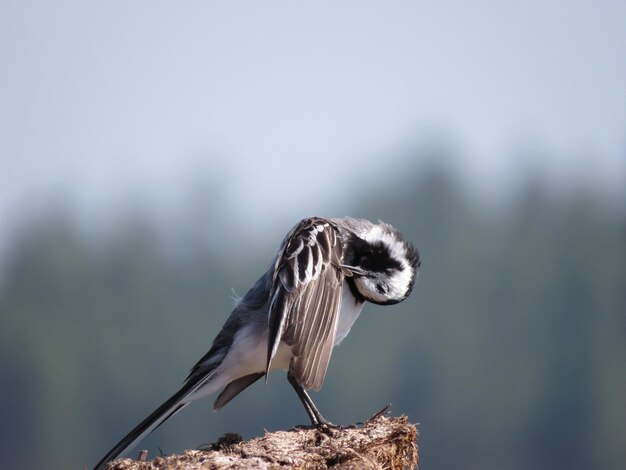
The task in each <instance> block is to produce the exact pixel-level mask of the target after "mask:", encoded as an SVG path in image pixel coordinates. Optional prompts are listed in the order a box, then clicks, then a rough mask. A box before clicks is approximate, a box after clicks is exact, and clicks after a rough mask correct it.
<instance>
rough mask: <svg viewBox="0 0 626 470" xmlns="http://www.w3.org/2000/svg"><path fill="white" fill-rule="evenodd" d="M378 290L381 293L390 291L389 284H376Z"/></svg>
mask: <svg viewBox="0 0 626 470" xmlns="http://www.w3.org/2000/svg"><path fill="white" fill-rule="evenodd" d="M376 290H377V291H378V293H379V294H386V293H387V292H388V291H389V287H387V284H383V283H382V282H379V283H378V284H376Z"/></svg>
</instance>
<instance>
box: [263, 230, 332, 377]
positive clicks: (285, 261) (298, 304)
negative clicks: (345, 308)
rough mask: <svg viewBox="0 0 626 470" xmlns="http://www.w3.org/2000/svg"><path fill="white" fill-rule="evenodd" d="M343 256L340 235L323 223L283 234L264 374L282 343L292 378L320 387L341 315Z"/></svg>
mask: <svg viewBox="0 0 626 470" xmlns="http://www.w3.org/2000/svg"><path fill="white" fill-rule="evenodd" d="M342 254H343V253H342V244H341V241H340V240H339V233H338V231H337V229H336V227H335V225H334V224H333V223H332V222H330V221H328V220H326V219H322V218H309V219H304V220H303V221H301V222H300V223H299V224H298V225H297V226H296V227H295V228H294V229H293V230H292V231H291V232H290V233H289V234H288V235H287V237H286V239H285V242H284V243H283V247H282V248H281V251H280V252H279V255H278V258H277V260H276V264H275V266H274V275H273V282H272V290H271V297H270V299H271V300H270V307H269V343H268V351H267V367H266V371H265V372H266V374H267V373H268V372H269V369H270V366H271V363H272V359H273V358H274V355H275V354H276V351H277V350H278V345H279V343H280V342H281V341H284V342H285V343H287V344H288V345H290V346H291V348H292V351H293V354H294V359H293V360H292V363H291V366H290V371H291V373H292V374H293V375H294V377H295V378H296V380H297V381H298V382H299V383H300V384H301V385H302V386H304V387H305V388H313V389H319V388H320V387H321V386H322V382H323V381H324V376H325V375H326V369H327V367H328V361H329V360H330V355H331V352H332V349H333V344H334V341H335V332H336V329H337V319H338V317H339V308H340V303H341V291H342V284H343V273H342V271H341V268H340V264H341V259H342Z"/></svg>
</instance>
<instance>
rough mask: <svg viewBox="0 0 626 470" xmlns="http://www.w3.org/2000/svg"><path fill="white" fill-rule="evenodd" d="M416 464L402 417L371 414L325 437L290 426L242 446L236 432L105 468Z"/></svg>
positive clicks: (355, 468)
mask: <svg viewBox="0 0 626 470" xmlns="http://www.w3.org/2000/svg"><path fill="white" fill-rule="evenodd" d="M417 462H418V452H417V429H416V427H415V426H414V425H413V424H411V423H409V422H408V419H407V417H406V416H401V417H398V418H387V417H385V416H380V415H377V416H375V417H374V418H372V419H371V420H369V421H368V422H367V423H365V424H364V425H363V426H359V427H354V428H346V429H340V430H332V431H330V432H328V433H325V432H322V431H319V430H317V429H312V428H295V429H292V430H289V431H277V432H271V433H270V432H268V433H266V434H265V436H263V437H258V438H256V439H252V440H250V441H247V442H244V441H242V440H241V438H240V437H239V436H238V435H236V434H226V435H225V436H223V437H222V438H221V439H220V440H219V441H218V442H217V443H215V444H212V445H210V446H207V447H206V448H205V449H202V450H188V451H186V452H185V453H184V454H182V455H171V456H166V457H157V458H155V459H153V460H151V461H145V462H143V461H136V460H131V459H121V460H116V461H114V462H111V463H110V464H109V465H108V466H107V470H131V469H132V470H155V469H185V470H192V469H211V470H226V469H229V470H230V469H233V470H234V469H255V470H256V469H258V470H266V469H267V470H275V469H287V468H289V469H314V470H323V469H333V470H370V469H371V470H374V469H376V470H378V469H390V470H402V469H414V468H417Z"/></svg>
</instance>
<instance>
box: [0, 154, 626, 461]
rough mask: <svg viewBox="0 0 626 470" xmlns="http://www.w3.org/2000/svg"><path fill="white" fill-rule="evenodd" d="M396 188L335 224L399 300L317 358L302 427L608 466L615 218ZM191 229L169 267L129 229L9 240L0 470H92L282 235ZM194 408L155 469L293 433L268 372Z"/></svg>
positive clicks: (614, 425)
mask: <svg viewBox="0 0 626 470" xmlns="http://www.w3.org/2000/svg"><path fill="white" fill-rule="evenodd" d="M402 178H403V179H402V181H395V182H393V183H391V182H388V183H385V184H384V185H383V184H381V185H379V186H378V187H375V188H373V189H372V188H370V191H368V193H364V194H361V195H359V198H358V199H356V200H355V201H356V202H355V203H354V206H353V210H352V211H351V213H350V215H353V216H360V217H366V218H370V219H373V220H377V219H379V218H380V219H383V220H385V221H388V222H390V223H393V224H394V225H396V226H397V227H398V228H400V229H401V230H402V231H403V232H404V233H405V235H406V237H407V238H408V239H410V240H412V241H414V243H415V245H416V246H418V247H419V249H420V252H421V254H422V259H423V262H422V272H421V274H420V277H419V279H418V281H417V284H416V288H415V290H414V293H413V296H412V297H411V298H410V299H409V300H408V301H406V302H404V303H402V304H400V305H398V306H394V307H388V308H380V307H374V306H368V307H367V308H366V310H365V311H364V313H363V315H362V316H361V318H360V320H359V321H358V322H357V324H356V325H355V327H354V329H353V333H352V334H351V335H350V336H349V337H348V338H347V339H346V341H344V343H343V344H342V345H341V347H340V348H338V349H336V350H335V353H334V356H333V360H332V361H331V366H330V370H329V373H328V376H327V378H326V382H325V385H324V388H323V389H322V391H321V392H320V393H319V394H316V396H315V397H314V398H315V400H316V402H317V403H318V405H319V407H320V409H321V410H322V412H323V413H324V414H325V415H326V416H327V417H328V418H329V419H331V420H332V421H334V422H338V423H349V422H355V421H359V420H364V419H366V418H367V417H369V416H370V415H371V414H373V413H374V412H375V411H377V410H378V409H380V408H381V407H382V406H383V405H385V404H386V403H388V402H389V401H391V402H392V403H393V408H392V412H393V413H396V414H401V413H405V414H407V415H408V416H409V417H410V419H411V420H412V421H413V422H418V423H420V430H421V438H420V443H419V444H420V449H421V464H422V466H424V468H481V469H502V468H507V469H510V470H515V469H527V468H535V469H539V468H546V469H570V468H618V467H621V465H623V462H624V461H625V460H626V451H625V447H624V442H626V427H625V426H624V423H625V422H626V398H625V397H626V373H625V371H624V364H626V341H625V340H626V317H625V315H624V313H625V312H626V249H625V248H626V243H625V242H626V219H625V218H624V214H623V213H619V211H615V210H614V209H611V208H609V207H607V206H606V205H605V204H603V203H602V202H601V199H600V198H597V197H595V196H594V195H593V194H591V193H590V192H588V191H579V192H576V191H573V192H571V193H570V194H568V195H567V197H565V196H562V197H555V196H554V195H553V194H551V193H550V191H548V188H547V187H546V186H545V185H544V184H542V183H541V182H539V181H538V180H537V181H535V180H533V179H532V178H531V179H530V180H529V181H528V184H526V186H525V190H524V191H522V192H521V193H520V194H519V195H518V196H517V197H515V198H514V199H513V200H512V201H511V202H510V203H507V204H504V205H503V206H501V207H499V208H497V209H494V208H490V209H486V208H483V207H481V206H480V204H478V203H477V202H476V199H475V198H474V197H472V195H471V194H469V193H468V191H467V190H466V189H464V186H463V184H462V183H460V182H459V181H457V179H456V175H454V174H453V173H452V172H450V171H447V170H445V169H444V167H442V166H438V165H432V166H431V167H430V168H423V167H420V168H419V169H418V168H415V169H414V171H413V172H410V173H407V174H406V175H404V176H403V177H402ZM217 205H218V203H217V202H215V204H214V206H217ZM211 207H213V206H211ZM211 210H216V211H217V210H219V207H214V208H213V209H208V210H207V211H206V212H205V213H196V214H195V216H194V217H191V218H190V220H189V221H188V227H187V228H188V229H189V230H188V231H185V230H182V229H181V233H183V234H186V236H183V237H182V239H181V240H178V249H171V247H170V248H167V247H166V245H167V243H165V242H164V241H163V240H162V238H161V237H160V236H159V229H158V228H157V227H156V224H154V223H153V222H154V221H152V220H150V218H149V217H147V216H145V215H143V214H141V213H136V214H132V213H131V214H128V216H127V218H126V219H125V222H124V223H120V224H117V226H118V227H120V228H119V230H117V231H116V232H113V233H108V234H105V235H100V236H96V237H94V236H93V235H88V234H86V233H85V231H83V230H80V229H78V228H77V224H76V221H75V220H74V218H73V217H72V215H71V214H69V213H68V212H65V211H63V210H62V209H59V210H56V211H51V212H50V213H49V214H48V215H47V216H44V217H39V218H36V219H35V220H31V221H30V222H29V223H26V224H24V225H23V227H22V229H21V230H20V231H19V232H18V233H16V234H15V237H14V239H13V241H12V243H11V248H10V250H9V256H8V259H7V262H6V264H5V266H3V279H4V281H3V284H2V286H1V287H0V322H1V323H0V371H1V374H2V377H3V387H2V400H0V423H1V426H2V429H1V430H2V440H1V444H0V451H1V454H2V456H3V459H4V462H5V466H6V468H80V467H84V466H90V465H93V464H94V463H95V462H96V461H97V460H98V459H99V458H100V457H101V455H102V454H103V453H104V452H105V451H107V450H108V449H109V448H110V447H111V446H112V445H113V444H114V443H115V442H117V440H118V439H119V438H121V437H122V435H123V434H125V433H126V432H127V431H128V430H129V429H130V428H131V427H132V426H134V425H135V424H137V422H139V421H140V420H141V419H143V418H144V417H145V416H146V415H147V414H148V413H150V412H151V411H153V409H154V408H155V407H156V406H158V405H159V404H160V403H161V402H162V401H164V400H165V399H166V398H168V397H169V395H170V394H171V393H173V392H175V391H176V390H177V388H178V386H179V385H180V383H181V381H182V380H183V379H184V377H185V376H186V372H187V370H186V368H189V367H191V366H192V365H193V364H194V363H195V361H196V360H197V359H199V358H200V357H201V356H202V355H203V354H204V353H205V352H206V350H207V349H208V347H209V345H210V341H212V339H213V337H214V335H215V334H216V333H217V331H218V330H219V327H220V326H221V324H222V323H223V321H224V319H225V318H226V316H227V314H228V312H229V311H230V309H231V307H232V303H231V299H230V297H231V287H234V288H235V289H236V290H237V291H238V293H239V294H243V293H244V289H245V288H247V287H249V286H250V285H252V283H253V282H254V280H256V278H257V277H258V276H259V275H260V274H261V273H262V272H263V271H264V270H265V269H266V267H267V263H269V261H270V260H271V258H272V257H273V256H274V254H275V252H276V250H277V248H278V244H279V241H280V237H282V236H283V235H284V234H285V233H286V232H287V230H288V229H289V228H290V225H292V224H293V223H295V222H296V220H292V221H289V222H288V223H286V224H285V226H283V227H276V229H275V232H274V237H272V238H271V239H268V240H262V241H261V242H258V241H255V243H256V245H255V244H253V243H252V241H251V240H250V239H246V238H244V237H242V238H241V239H238V240H234V239H233V238H232V237H230V235H229V236H228V237H224V234H223V233H220V231H219V230H216V229H215V228H214V227H212V226H211V223H210V222H208V221H210V220H211ZM307 215H313V214H302V216H303V217H304V216H307ZM316 215H343V214H316ZM250 237H254V234H250ZM248 242H249V243H248ZM259 245H260V248H259ZM241 246H243V247H244V249H243V250H242V249H241ZM210 407H211V400H210V399H209V400H204V401H201V402H199V403H196V404H194V405H192V406H191V407H189V408H187V409H186V410H185V411H184V412H183V413H181V414H180V415H179V416H176V417H175V418H173V419H172V420H171V421H169V422H168V423H166V424H165V425H164V426H163V427H161V428H159V430H157V431H156V432H155V433H153V435H152V436H151V437H150V438H148V439H147V440H146V441H145V442H144V444H143V445H142V446H141V447H142V448H149V449H150V453H151V455H155V454H158V448H161V449H162V450H163V451H164V452H166V453H170V452H176V451H180V450H182V449H184V448H190V447H195V446H198V445H200V444H202V443H206V442H209V441H211V440H214V439H216V438H217V437H219V436H220V435H221V434H223V433H224V432H229V431H230V432H239V433H241V434H243V435H244V437H251V436H254V435H259V434H262V433H263V430H264V429H278V428H289V427H292V426H294V425H296V424H299V423H305V422H306V421H307V419H306V415H305V414H304V412H303V410H302V408H301V405H300V404H299V402H298V399H297V397H296V396H295V394H294V393H293V392H292V390H291V389H290V387H289V385H288V384H286V380H284V377H282V376H281V375H280V374H277V373H276V374H273V375H272V376H271V377H270V380H269V383H268V384H267V386H265V385H263V384H260V383H259V384H256V385H255V386H253V387H252V388H251V389H250V390H248V391H246V392H245V393H243V394H242V395H241V396H239V397H237V398H236V399H235V400H234V401H233V402H232V403H231V404H229V405H228V406H227V407H226V408H225V409H224V410H222V411H220V412H219V413H215V414H213V413H210V412H209V410H210Z"/></svg>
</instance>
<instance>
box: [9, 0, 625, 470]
mask: <svg viewBox="0 0 626 470" xmlns="http://www.w3.org/2000/svg"><path fill="white" fill-rule="evenodd" d="M625 24H626V3H624V2H620V1H614V2H612V1H606V2H604V1H601V2H577V1H573V2H572V1H547V2H546V1H525V2H521V1H520V2H506V3H502V4H494V2H486V1H483V2H481V1H472V2H448V1H443V2H428V3H427V2H408V1H407V2H403V1H398V2H370V1H359V2H354V1H348V2H315V4H303V3H301V2H297V3H294V2H272V3H267V2H255V3H253V2H247V3H243V2H205V1H195V2H194V1H190V2H165V1H151V2H146V1H139V2H132V3H128V2H97V3H96V2H75V1H71V0H62V1H57V2H30V1H19V2H18V1H3V2H2V3H1V4H0V64H1V67H2V72H1V73H0V128H1V129H2V130H1V132H0V376H1V377H2V379H3V387H2V393H1V396H2V400H0V432H1V439H0V454H1V455H2V456H3V457H2V458H3V462H4V465H3V466H6V468H84V467H90V466H91V465H93V464H95V462H97V461H98V460H99V458H100V457H101V456H102V455H103V454H104V453H105V452H106V451H107V450H108V449H109V448H110V447H112V445H113V444H114V443H115V442H117V440H118V439H119V438H121V437H122V436H123V435H124V434H125V433H126V432H127V431H128V430H130V428H131V427H133V426H134V425H135V424H137V423H138V422H139V421H140V420H141V419H143V418H144V417H145V416H146V415H147V414H149V413H150V412H152V411H153V409H154V408H155V407H156V406H157V405H159V404H160V403H161V402H162V401H164V400H165V399H166V398H168V397H169V396H170V394H172V393H173V392H174V391H176V390H177V389H178V387H179V386H180V384H181V382H182V380H183V379H184V378H185V377H186V374H187V372H188V370H189V368H190V367H191V366H192V365H193V364H194V363H195V362H196V360H198V359H199V358H200V357H201V356H202V355H203V354H204V353H205V352H206V351H207V350H208V348H209V346H210V343H211V341H212V339H213V337H214V335H215V334H216V333H217V332H218V330H219V328H220V326H221V325H222V323H223V321H224V320H225V318H226V317H227V315H228V314H229V312H230V310H231V308H232V300H231V297H232V295H233V290H234V292H236V293H237V294H240V295H241V294H244V293H245V291H246V289H247V288H248V287H250V286H251V285H252V283H253V282H254V281H255V280H256V279H257V277H258V276H259V275H260V274H261V273H262V272H263V271H264V270H265V269H266V267H267V264H268V263H269V262H270V260H271V259H272V258H273V256H274V255H275V253H276V250H277V249H278V246H279V243H280V241H281V239H282V237H283V236H284V235H285V233H286V232H287V231H288V230H289V228H291V226H292V225H293V224H295V223H296V222H297V221H298V220H299V219H301V218H303V217H306V216H309V215H327V216H342V215H352V216H357V217H366V218H371V219H373V220H377V219H383V220H385V221H387V222H390V223H392V224H394V225H396V226H397V227H398V228H399V229H401V230H402V231H403V232H404V233H405V234H406V237H407V238H408V239H410V240H412V241H413V242H414V243H415V245H416V246H417V247H419V249H420V252H421V254H422V259H423V262H422V271H421V274H420V277H419V279H418V281H417V284H416V287H415V290H414V291H413V295H412V296H411V298H410V299H409V300H407V301H406V302H404V303H402V304H400V305H398V306H394V307H388V308H381V307H375V306H373V305H370V306H368V307H366V309H365V311H364V312H363V314H362V315H361V318H360V319H359V321H358V322H357V324H356V325H355V327H354V328H353V330H352V334H351V335H350V336H349V337H348V338H347V339H346V340H345V341H344V343H343V344H342V345H341V347H339V348H338V349H336V350H335V353H334V356H333V360H332V361H331V365H330V370H329V373H328V375H327V377H326V382H325V385H324V388H323V389H322V391H321V392H320V393H316V394H314V397H313V398H314V399H315V400H316V402H317V404H318V405H319V407H320V409H321V410H322V412H323V413H324V414H325V416H326V417H327V418H329V419H330V420H332V421H334V422H336V423H353V422H355V421H360V420H364V419H366V418H368V417H369V416H371V415H372V414H373V413H374V412H376V411H377V410H379V409H380V408H381V407H382V406H384V405H385V404H387V403H389V402H391V403H392V404H393V407H392V413H393V414H407V415H408V416H409V418H410V420H411V421H412V422H415V423H419V427H420V432H421V437H420V441H419V445H420V452H421V454H420V457H421V468H434V469H437V468H476V469H478V468H480V469H502V468H506V469H512V470H515V469H526V468H536V469H544V468H545V469H571V468H618V467H621V465H623V462H624V461H625V460H626V450H625V447H624V442H626V426H625V425H624V423H625V422H626V373H625V372H626V371H625V369H624V367H625V366H624V365H625V364H626V341H625V340H626V317H625V315H624V314H625V312H626V206H625V204H624V201H626V87H625V86H624V84H625V83H626V60H624V58H625V57H624V50H625V46H626V28H624V25H625ZM211 406H212V400H210V399H208V400H204V401H200V402H197V403H195V404H194V405H192V406H191V407H189V408H187V409H185V410H184V411H183V412H182V413H181V414H180V415H177V416H176V417H175V418H173V419H172V420H171V421H169V422H167V423H166V424H165V425H164V426H163V427H161V428H159V429H158V430H157V431H156V432H155V433H153V435H152V436H150V437H149V438H148V439H147V440H146V441H145V442H144V443H143V444H142V445H141V448H147V449H149V451H150V455H151V456H155V455H158V453H159V449H161V450H162V451H163V452H165V453H172V452H180V451H182V450H183V449H185V448H193V447H196V446H199V445H201V444H203V443H207V442H210V441H214V440H215V439H217V438H218V437H219V436H221V435H222V434H223V433H225V432H238V433H240V434H242V435H243V436H244V437H246V438H249V437H253V436H258V435H261V434H263V432H264V430H266V429H267V430H276V429H287V428H290V427H292V426H294V425H296V424H300V423H305V422H306V421H307V417H306V414H305V413H304V410H303V409H302V406H301V405H300V403H299V401H298V398H297V397H296V395H295V393H293V391H292V390H291V388H290V386H289V385H288V383H287V381H286V380H285V378H284V376H283V375H282V374H279V373H275V374H273V375H272V376H271V377H270V380H269V383H268V384H267V385H264V384H262V383H257V384H256V385H255V386H253V387H252V388H251V389H249V390H247V391H246V392H244V393H243V394H242V395H240V396H238V397H237V398H236V399H235V400H234V401H233V402H232V403H230V404H229V405H228V406H227V407H226V408H225V409H224V410H222V411H220V412H219V413H212V412H211V411H210V409H211ZM133 455H135V453H133Z"/></svg>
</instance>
